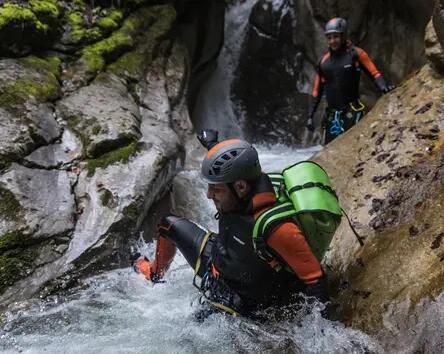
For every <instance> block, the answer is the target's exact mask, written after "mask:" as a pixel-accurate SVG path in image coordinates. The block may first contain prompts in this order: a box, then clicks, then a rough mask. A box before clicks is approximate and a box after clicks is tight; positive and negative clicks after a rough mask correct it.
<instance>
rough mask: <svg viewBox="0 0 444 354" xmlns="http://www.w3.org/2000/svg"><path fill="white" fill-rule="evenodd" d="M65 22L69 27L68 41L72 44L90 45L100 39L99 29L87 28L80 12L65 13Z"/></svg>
mask: <svg viewBox="0 0 444 354" xmlns="http://www.w3.org/2000/svg"><path fill="white" fill-rule="evenodd" d="M65 21H66V22H68V24H69V25H70V26H71V33H70V36H69V41H68V42H70V43H72V44H78V43H91V42H95V41H97V40H99V39H100V38H102V32H101V31H100V29H99V28H97V27H93V28H88V27H87V23H86V21H85V18H84V16H83V14H82V13H81V12H80V11H72V12H67V13H66V14H65Z"/></svg>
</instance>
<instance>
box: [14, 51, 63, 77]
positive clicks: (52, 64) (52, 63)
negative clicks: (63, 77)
mask: <svg viewBox="0 0 444 354" xmlns="http://www.w3.org/2000/svg"><path fill="white" fill-rule="evenodd" d="M20 62H21V63H22V64H23V65H25V66H27V67H30V68H32V69H35V70H37V71H40V72H41V70H45V71H47V72H50V73H52V74H53V75H54V76H55V77H56V78H59V77H60V72H61V64H62V62H61V60H60V58H58V57H55V56H53V57H48V58H45V59H42V58H38V57H36V56H34V55H30V56H28V57H25V58H22V59H20Z"/></svg>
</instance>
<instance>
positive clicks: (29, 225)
mask: <svg viewBox="0 0 444 354" xmlns="http://www.w3.org/2000/svg"><path fill="white" fill-rule="evenodd" d="M0 183H1V184H2V185H3V186H4V187H5V188H6V189H8V190H9V191H10V192H11V193H13V195H14V196H15V198H16V199H17V201H18V202H19V203H20V208H21V210H22V217H20V219H19V220H17V228H20V229H25V230H27V232H28V233H30V234H32V235H33V236H32V237H33V238H49V237H52V236H55V235H62V234H66V233H68V232H69V231H71V230H72V229H73V228H74V225H75V218H74V210H75V202H74V196H73V194H72V193H71V180H70V177H69V172H66V171H46V170H39V169H30V168H26V167H23V166H20V165H18V164H12V165H11V167H10V168H9V169H8V171H7V172H6V173H4V174H3V175H1V176H0ZM8 231H10V230H1V232H0V234H3V233H5V232H8Z"/></svg>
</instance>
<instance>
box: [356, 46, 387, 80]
mask: <svg viewBox="0 0 444 354" xmlns="http://www.w3.org/2000/svg"><path fill="white" fill-rule="evenodd" d="M355 48H356V52H357V53H358V57H359V62H360V63H361V64H362V66H363V67H364V70H365V71H366V72H367V74H368V75H369V76H370V77H372V78H373V79H376V78H377V77H379V76H381V73H380V72H379V70H378V68H377V67H376V65H375V64H374V63H373V62H372V60H371V59H370V57H369V56H368V54H367V53H366V52H365V50H363V49H361V48H358V47H355Z"/></svg>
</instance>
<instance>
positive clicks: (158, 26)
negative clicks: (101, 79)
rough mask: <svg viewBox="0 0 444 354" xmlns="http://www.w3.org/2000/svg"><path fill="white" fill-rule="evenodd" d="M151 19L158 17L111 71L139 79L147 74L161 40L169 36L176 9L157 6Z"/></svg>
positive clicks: (112, 66) (153, 9)
mask: <svg viewBox="0 0 444 354" xmlns="http://www.w3.org/2000/svg"><path fill="white" fill-rule="evenodd" d="M150 11H151V14H152V15H155V16H152V17H151V19H153V20H154V19H156V20H155V22H154V23H152V25H151V26H150V27H149V29H148V30H146V31H144V32H143V33H142V35H141V38H140V40H139V41H138V42H139V43H141V44H140V45H139V46H138V47H137V48H136V49H135V50H133V51H131V52H128V53H125V54H124V55H122V56H121V57H120V58H119V59H118V60H116V61H115V62H114V63H112V64H110V65H109V66H108V68H107V70H108V71H109V72H112V73H113V74H115V75H117V76H120V77H121V76H126V77H128V78H131V79H133V80H139V79H140V78H141V77H142V75H144V74H145V72H146V68H147V67H149V66H150V65H151V63H152V61H153V60H154V58H155V57H156V55H157V53H156V49H157V46H158V44H159V42H160V41H161V40H162V39H163V38H164V37H166V36H167V34H168V32H169V30H170V28H171V26H172V24H173V22H174V20H175V18H176V11H175V10H174V8H173V7H172V6H170V5H166V6H155V7H153V8H152V9H151V10H150Z"/></svg>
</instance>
